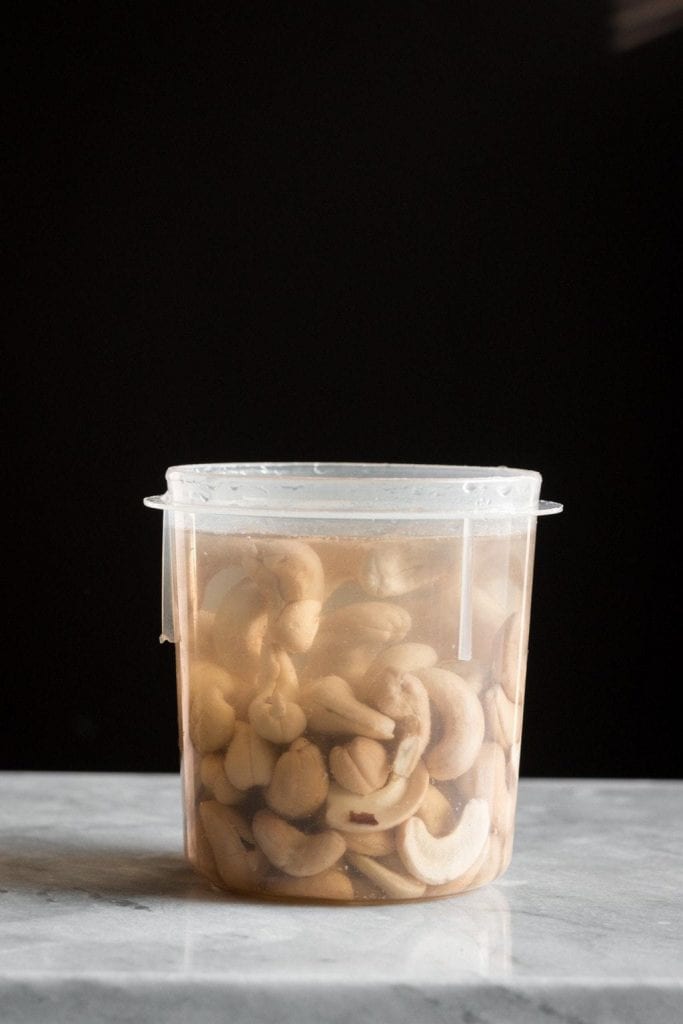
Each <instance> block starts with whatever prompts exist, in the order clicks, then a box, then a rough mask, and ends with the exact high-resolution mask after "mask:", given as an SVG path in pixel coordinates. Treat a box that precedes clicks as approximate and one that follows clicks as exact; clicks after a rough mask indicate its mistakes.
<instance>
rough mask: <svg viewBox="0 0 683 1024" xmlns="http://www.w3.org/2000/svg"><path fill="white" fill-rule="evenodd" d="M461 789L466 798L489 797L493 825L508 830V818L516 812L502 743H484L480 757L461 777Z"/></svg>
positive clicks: (487, 798) (497, 828)
mask: <svg viewBox="0 0 683 1024" xmlns="http://www.w3.org/2000/svg"><path fill="white" fill-rule="evenodd" d="M458 792H459V793H460V794H461V795H462V797H463V799H465V800H471V799H473V798H474V797H476V798H478V799H481V800H485V801H486V802H487V804H488V806H489V808H490V812H491V824H492V826H493V828H494V829H495V830H496V831H503V832H505V831H507V824H508V819H509V818H510V817H511V815H512V798H511V797H510V794H509V793H508V788H507V769H506V765H505V754H504V753H503V748H502V747H501V746H499V744H498V743H489V742H486V743H482V745H481V750H480V751H479V753H478V755H477V759H476V761H475V762H474V764H473V765H472V766H471V768H470V769H469V770H468V771H467V772H465V774H464V775H461V776H460V778H459V779H458Z"/></svg>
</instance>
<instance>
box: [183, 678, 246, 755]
mask: <svg viewBox="0 0 683 1024" xmlns="http://www.w3.org/2000/svg"><path fill="white" fill-rule="evenodd" d="M239 686H240V683H239V680H236V679H235V678H234V676H232V675H230V673H229V672H226V671H225V669H223V668H221V667H220V665H216V664H214V663H212V662H210V661H193V662H192V663H191V665H190V739H191V740H192V744H193V746H194V747H195V748H196V749H197V750H198V751H200V753H202V754H208V753H212V752H213V751H215V750H221V749H222V748H224V747H226V746H227V745H228V743H229V742H230V739H231V737H232V734H233V731H234V728H235V711H234V709H233V706H232V702H234V699H235V694H236V693H237V691H238V689H239Z"/></svg>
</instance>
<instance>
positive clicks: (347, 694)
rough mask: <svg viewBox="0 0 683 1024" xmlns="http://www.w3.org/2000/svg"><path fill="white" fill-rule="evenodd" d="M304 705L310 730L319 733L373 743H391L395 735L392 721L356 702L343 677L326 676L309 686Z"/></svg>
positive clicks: (304, 694)
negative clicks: (342, 735) (350, 736)
mask: <svg viewBox="0 0 683 1024" xmlns="http://www.w3.org/2000/svg"><path fill="white" fill-rule="evenodd" d="M301 704H302V707H303V709H304V711H305V713H306V717H307V718H308V724H309V727H310V728H311V729H313V730H314V731H316V732H323V733H355V734H356V735H358V736H367V737H369V738H370V739H374V740H390V739H391V738H392V737H393V735H394V723H393V722H392V720H391V719H390V718H387V716H386V715H383V714H381V713H380V712H379V711H375V709H374V708H369V707H368V706H367V704H361V703H360V701H358V700H356V698H355V697H354V695H353V690H352V689H351V687H350V686H349V684H348V683H347V682H346V681H345V680H344V679H342V678H340V676H324V677H323V678H322V679H319V680H317V682H315V683H312V684H310V685H309V686H307V687H306V689H305V690H304V692H303V694H302V697H301Z"/></svg>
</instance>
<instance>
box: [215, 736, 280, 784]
mask: <svg viewBox="0 0 683 1024" xmlns="http://www.w3.org/2000/svg"><path fill="white" fill-rule="evenodd" d="M276 758H277V751H276V748H275V747H274V746H273V745H272V743H269V742H268V740H264V739H263V737H261V736H259V734H258V733H257V732H256V731H255V729H254V728H253V726H251V725H247V723H246V722H235V734H234V736H233V738H232V741H231V743H230V746H229V747H228V752H227V754H226V755H225V774H226V775H227V777H228V779H229V781H230V782H232V784H233V786H235V787H236V788H237V789H242V790H246V789H251V788H252V786H267V785H268V783H269V782H270V780H271V777H272V774H273V768H274V767H275V761H276Z"/></svg>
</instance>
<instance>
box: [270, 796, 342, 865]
mask: <svg viewBox="0 0 683 1024" xmlns="http://www.w3.org/2000/svg"><path fill="white" fill-rule="evenodd" d="M252 827H253V830H254V837H255V839H256V842H257V843H258V845H259V847H260V848H261V850H262V851H263V853H265V855H266V857H267V858H268V860H269V861H270V863H271V864H273V865H274V867H276V868H280V870H281V871H285V872H286V873H287V874H288V875H294V877H295V878H306V877H308V876H309V875H318V874H320V872H321V871H327V869H328V868H331V867H332V865H333V864H336V863H337V861H338V860H339V859H340V858H341V857H342V856H343V855H344V851H345V850H346V843H345V842H344V840H343V839H342V837H341V836H340V835H339V833H338V832H332V831H329V832H318V833H315V834H314V835H307V834H306V833H305V832H300V831H299V829H297V828H294V826H293V825H289V824H288V823H287V822H286V821H283V819H282V818H278V816H277V815H276V814H273V813H272V811H265V810H263V811H257V812H256V814H255V815H254V820H253V822H252Z"/></svg>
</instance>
